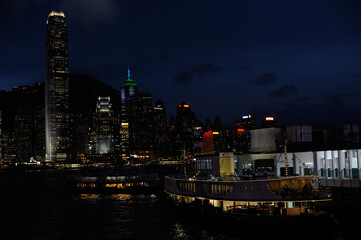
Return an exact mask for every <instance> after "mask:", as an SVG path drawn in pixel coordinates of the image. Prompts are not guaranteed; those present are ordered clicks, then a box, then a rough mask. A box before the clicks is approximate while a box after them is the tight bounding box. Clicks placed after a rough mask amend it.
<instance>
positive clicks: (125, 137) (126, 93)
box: [120, 67, 138, 161]
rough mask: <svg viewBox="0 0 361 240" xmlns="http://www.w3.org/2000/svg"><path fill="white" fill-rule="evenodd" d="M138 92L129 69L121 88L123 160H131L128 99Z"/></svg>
mask: <svg viewBox="0 0 361 240" xmlns="http://www.w3.org/2000/svg"><path fill="white" fill-rule="evenodd" d="M137 92H138V86H137V84H136V83H135V82H134V80H132V79H131V78H130V68H129V67H128V79H127V80H125V82H124V83H123V84H122V86H121V87H120V93H121V127H120V144H121V155H122V158H123V160H125V161H126V160H127V159H129V115H128V99H129V98H130V97H133V96H134V95H135V94H136V93H137Z"/></svg>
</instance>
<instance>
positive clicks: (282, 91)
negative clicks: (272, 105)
mask: <svg viewBox="0 0 361 240" xmlns="http://www.w3.org/2000/svg"><path fill="white" fill-rule="evenodd" d="M293 94H298V89H297V88H296V86H295V85H293V84H289V85H284V86H282V87H279V88H277V89H276V90H274V91H273V92H271V94H270V95H269V97H270V98H278V97H279V98H283V97H287V96H288V95H293Z"/></svg>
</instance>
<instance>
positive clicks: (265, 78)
mask: <svg viewBox="0 0 361 240" xmlns="http://www.w3.org/2000/svg"><path fill="white" fill-rule="evenodd" d="M248 81H249V82H250V83H253V84H256V85H260V86H268V85H270V84H271V83H274V82H276V81H277V76H276V75H275V74H274V73H265V74H262V75H261V76H259V77H258V78H256V79H250V80H248Z"/></svg>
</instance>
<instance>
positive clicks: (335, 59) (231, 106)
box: [0, 0, 361, 125]
mask: <svg viewBox="0 0 361 240" xmlns="http://www.w3.org/2000/svg"><path fill="white" fill-rule="evenodd" d="M53 9H54V10H62V11H63V12H64V13H65V16H66V19H67V24H68V38H69V40H68V45H69V69H70V72H71V73H84V74H88V75H90V76H93V77H96V78H98V79H99V80H100V81H102V82H104V83H107V84H109V85H111V86H112V87H114V88H115V89H117V90H120V86H121V84H122V83H123V81H124V80H125V79H126V78H127V68H128V66H130V68H131V71H132V76H131V78H132V79H134V80H135V81H136V83H138V91H141V92H149V93H151V94H152V96H153V102H155V101H157V100H162V101H164V102H165V106H166V108H167V112H168V115H169V116H170V115H173V116H174V115H175V111H176V107H177V106H178V104H180V103H181V102H182V101H185V102H186V103H188V104H190V106H191V107H192V110H193V111H194V112H195V114H196V118H198V119H200V120H202V121H204V120H205V118H207V117H208V118H210V119H211V120H213V119H214V117H216V116H217V115H219V116H220V117H221V119H222V122H223V123H225V124H228V125H230V124H231V123H232V122H235V121H236V119H238V118H240V117H241V116H242V115H245V114H253V116H254V117H256V118H257V119H258V122H259V123H260V122H261V120H262V119H263V118H264V117H265V116H266V115H272V116H274V117H275V118H276V119H277V120H278V121H279V123H280V124H281V125H293V124H315V125H316V124H319V125H335V124H343V123H361V94H360V90H361V1H359V0H348V1H345V0H339V1H334V0H324V1H323V0H317V1H315V0H311V1H308V0H302V1H290V0H286V1H270V0H263V1H257V0H237V1H219V0H217V1H216V0H207V1H206V0H204V1H203V0H202V1H201V0H200V1H195V0H191V1H188V0H182V1H169V0H164V1H157V0H152V1H150V0H58V1H55V0H1V1H0V29H1V37H0V89H3V90H10V89H11V88H12V87H14V86H19V85H33V84H34V83H35V82H44V79H45V70H44V69H45V29H46V20H47V17H48V14H49V13H50V12H51V10H53Z"/></svg>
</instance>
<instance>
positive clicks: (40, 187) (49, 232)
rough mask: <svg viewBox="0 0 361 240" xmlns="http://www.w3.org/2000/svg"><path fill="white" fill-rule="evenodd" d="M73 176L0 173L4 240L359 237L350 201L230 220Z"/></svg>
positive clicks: (63, 173)
mask: <svg viewBox="0 0 361 240" xmlns="http://www.w3.org/2000/svg"><path fill="white" fill-rule="evenodd" d="M68 174H70V173H69V171H33V172H31V171H30V172H25V171H22V172H20V171H9V172H0V239H1V240H6V239H104V240H105V239H251V238H252V239H265V238H270V239H271V238H272V239H355V237H356V238H357V239H358V238H359V237H360V235H361V234H360V233H359V231H358V230H359V227H360V226H361V223H360V213H359V212H357V211H358V210H356V212H355V211H353V212H352V206H342V207H333V208H332V207H331V208H330V207H328V208H327V211H328V213H327V214H325V215H324V216H322V217H320V216H315V217H309V218H289V219H272V218H269V219H262V220H259V219H257V218H252V219H243V220H242V219H241V220H237V221H233V220H232V221H228V220H227V219H224V218H223V217H220V216H201V215H200V214H197V213H192V212H185V211H181V210H180V211H179V210H176V211H174V209H173V208H172V207H170V205H169V204H168V202H167V201H166V199H165V197H164V195H162V194H161V193H154V194H150V193H148V194H137V195H130V194H81V193H74V192H70V191H69V190H68V189H67V182H66V179H67V176H68ZM337 209H338V210H337ZM340 209H342V210H340ZM357 209H359V208H357ZM355 234H356V236H355Z"/></svg>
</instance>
